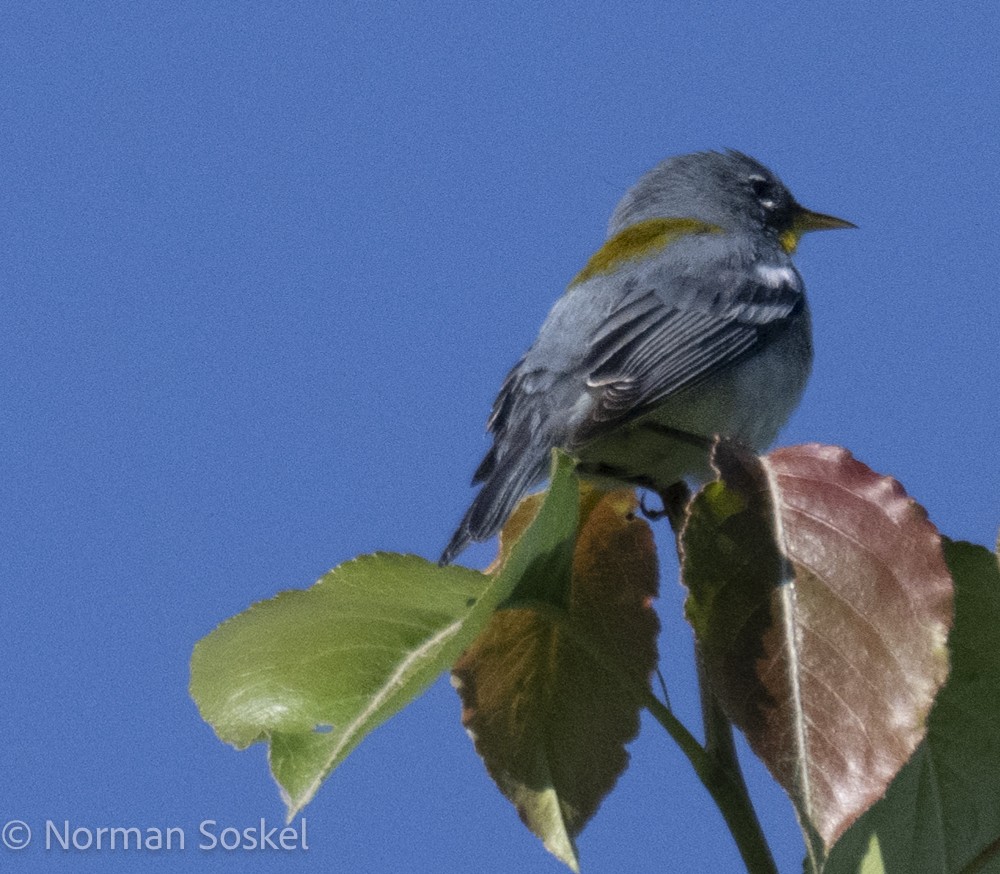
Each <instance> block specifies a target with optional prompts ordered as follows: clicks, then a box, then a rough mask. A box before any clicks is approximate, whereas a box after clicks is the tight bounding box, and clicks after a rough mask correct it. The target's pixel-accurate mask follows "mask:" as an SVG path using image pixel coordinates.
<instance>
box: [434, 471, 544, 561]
mask: <svg viewBox="0 0 1000 874" xmlns="http://www.w3.org/2000/svg"><path fill="white" fill-rule="evenodd" d="M545 470H546V456H545V453H544V451H542V452H530V453H523V454H522V453H514V454H510V455H508V456H507V457H506V458H503V459H501V460H499V461H498V462H497V463H495V464H493V465H492V468H491V469H490V470H489V473H488V475H487V476H486V479H485V482H484V483H483V487H482V488H481V489H480V490H479V494H478V495H476V497H475V498H474V499H473V501H472V505H471V506H470V507H469V509H468V510H467V511H466V513H465V516H464V517H463V518H462V521H461V522H460V523H459V526H458V528H457V529H456V531H455V533H454V534H453V535H452V537H451V540H450V541H449V542H448V545H447V546H446V547H445V550H444V552H442V553H441V558H440V559H439V560H438V564H440V565H446V564H451V563H452V561H454V560H455V558H456V556H457V555H458V554H459V553H460V552H461V551H462V550H463V549H465V547H466V546H468V545H469V543H471V542H472V541H474V540H486V539H487V538H490V537H492V536H493V535H494V534H496V533H497V532H498V531H499V530H500V528H501V527H502V526H503V523H504V522H506V521H507V517H508V516H510V514H511V513H512V512H513V510H514V507H515V506H516V504H517V502H518V501H519V500H521V498H523V497H524V495H525V492H527V491H528V489H530V488H531V487H532V486H533V485H534V484H535V483H536V482H538V481H539V480H540V479H542V478H543V477H544V476H545Z"/></svg>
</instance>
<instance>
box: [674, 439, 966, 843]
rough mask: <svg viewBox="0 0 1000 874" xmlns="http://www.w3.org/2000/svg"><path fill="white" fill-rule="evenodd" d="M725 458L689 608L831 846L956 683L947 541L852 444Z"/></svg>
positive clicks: (753, 738) (881, 787) (738, 703)
mask: <svg viewBox="0 0 1000 874" xmlns="http://www.w3.org/2000/svg"><path fill="white" fill-rule="evenodd" d="M716 463H717V466H718V469H719V470H720V472H721V479H722V482H716V483H713V484H710V485H709V486H707V487H706V488H705V489H704V490H702V492H701V493H699V495H698V496H697V498H696V499H695V501H694V503H693V505H692V508H691V512H690V516H689V519H688V522H687V526H686V528H685V533H684V542H685V556H684V578H685V582H686V584H687V585H688V588H689V592H690V597H689V599H688V605H687V609H688V614H689V617H690V619H691V621H692V624H693V625H694V626H695V631H696V633H697V634H698V638H699V642H700V644H701V647H702V650H703V653H704V657H705V660H706V667H707V669H708V671H709V674H710V677H711V682H712V685H713V689H714V690H715V691H716V693H717V694H718V695H719V697H720V700H721V701H722V704H723V707H724V708H725V710H726V712H727V713H728V714H729V716H730V718H731V719H732V720H733V722H734V723H735V724H736V725H737V726H739V727H740V728H741V729H742V730H743V731H744V732H745V733H746V735H747V739H748V740H749V742H750V745H751V746H752V747H753V749H754V750H755V752H756V753H757V754H758V755H759V756H760V757H761V758H762V759H763V760H764V762H765V763H766V764H767V766H768V768H769V769H770V770H771V773H772V774H773V775H774V776H775V778H776V779H777V780H778V782H779V783H780V784H781V785H782V786H783V787H784V788H785V790H786V791H787V792H788V793H789V794H790V795H791V797H792V799H793V801H794V802H795V804H796V807H797V809H798V810H799V814H800V816H801V817H802V818H803V819H804V820H805V821H806V822H807V823H808V824H809V825H810V826H811V828H812V829H814V830H815V832H816V833H818V835H819V836H820V837H821V838H822V842H823V845H824V846H823V848H822V849H823V850H826V849H828V848H829V847H830V846H831V845H832V844H833V843H834V842H835V841H836V839H837V838H838V837H839V836H840V835H841V834H842V833H843V831H844V830H845V829H846V828H847V827H848V826H849V825H850V824H851V823H852V822H853V821H854V820H855V819H857V817H858V816H859V815H860V814H861V813H862V812H863V811H864V810H866V809H867V808H868V807H869V806H870V805H871V804H873V803H874V802H875V801H876V800H877V799H878V798H880V797H881V796H882V795H883V794H884V792H885V790H886V787H887V786H888V784H889V782H890V781H891V780H892V778H893V776H894V775H895V774H896V772H897V771H898V770H899V769H900V768H901V767H902V766H903V764H904V763H905V762H906V760H907V759H908V758H909V757H910V755H911V754H912V752H913V751H914V749H915V748H916V747H917V745H918V743H919V742H920V740H921V739H922V738H923V736H924V734H925V730H926V726H925V722H926V716H927V713H928V711H929V710H930V707H931V704H932V702H933V700H934V696H935V694H936V693H937V690H938V689H939V688H940V686H941V685H942V683H943V682H944V680H945V677H946V675H947V672H948V656H947V649H946V641H947V634H948V628H949V626H950V623H951V611H952V584H951V577H950V575H949V573H948V570H947V567H946V565H945V563H944V558H943V555H942V551H941V543H940V538H939V536H938V533H937V531H936V529H935V528H934V526H933V525H931V523H930V522H929V521H928V520H927V517H926V513H925V512H924V510H923V509H922V508H921V507H920V506H919V505H918V504H917V503H916V502H915V501H913V500H912V499H910V498H909V497H908V496H907V495H906V493H905V492H904V491H903V489H902V487H901V486H900V485H899V483H898V482H896V481H895V480H893V479H890V478H888V477H883V476H880V475H878V474H876V473H874V472H873V471H872V470H870V469H869V468H867V467H866V466H865V465H863V464H861V462H859V461H857V460H855V459H854V458H853V457H851V455H850V454H849V453H847V452H846V451H845V450H843V449H838V448H834V447H826V446H819V445H809V446H798V447H792V448H788V449H781V450H778V451H776V452H774V453H772V454H770V455H769V456H766V457H764V458H762V459H757V458H755V457H753V456H751V455H749V454H747V453H744V452H741V451H740V450H738V449H736V448H735V447H733V446H732V445H731V444H720V446H719V447H717V451H716Z"/></svg>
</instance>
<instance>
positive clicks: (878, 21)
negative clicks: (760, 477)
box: [0, 0, 1000, 874]
mask: <svg viewBox="0 0 1000 874" xmlns="http://www.w3.org/2000/svg"><path fill="white" fill-rule="evenodd" d="M998 25H1000V12H998V11H997V7H996V6H995V5H994V4H988V3H980V4H961V5H958V4H955V5H951V6H945V5H942V4H939V3H923V2H914V3H909V4H906V5H905V6H903V5H899V6H898V7H891V6H887V5H886V4H874V5H873V4H870V3H852V2H849V3H841V4H837V5H836V8H835V9H834V8H833V7H832V6H830V5H828V4H803V3H791V2H781V3H775V4H771V5H769V6H767V7H754V6H753V5H751V4H745V3H737V2H720V3H716V4H712V5H711V6H707V5H705V4H672V3H663V2H659V3H635V4H624V5H622V4H607V3H581V4H568V3H550V4H537V3H526V2H518V3H510V4H507V5H505V6H502V7H501V6H487V5H485V4H470V3H458V2H440V0H439V2H435V3H433V4H431V3H426V4H424V3H402V4H396V3H388V2H386V3H371V4H364V3H336V2H325V3H301V4H272V3H268V4H265V3H227V2H219V3H204V2H184V0H179V2H173V3H169V4H134V3H111V2H94V3H88V4H74V3H65V2H35V3H32V4H22V5H20V7H19V8H16V9H15V8H12V9H8V10H7V11H6V13H5V23H4V27H3V32H2V34H0V49H2V53H0V65H2V67H0V82H2V87H0V247H2V253H3V254H2V267H0V277H2V294H0V326H2V327H0V330H2V333H3V342H2V343H0V393H2V398H3V401H2V414H0V478H2V484H0V519H2V525H0V584H2V586H3V592H4V598H5V603H6V608H5V613H4V615H5V620H6V621H5V631H4V633H3V635H2V636H0V658H2V660H3V663H4V664H5V665H6V669H5V671H4V672H3V674H2V680H0V682H2V687H0V689H2V700H3V702H4V704H3V708H2V710H3V716H2V719H3V725H4V730H5V736H6V738H7V743H6V744H4V746H3V750H2V752H0V763H2V764H0V767H2V769H3V774H4V779H3V781H2V783H3V789H2V790H0V818H3V819H5V820H6V819H10V818H15V817H16V818H19V819H22V820H24V821H26V822H27V823H29V825H31V826H32V827H33V829H35V831H36V834H37V832H38V830H39V828H40V827H41V826H42V825H43V824H44V822H45V821H46V820H47V819H50V820H54V821H57V822H59V823H62V822H63V821H64V820H69V821H70V822H71V824H72V825H73V826H74V827H75V826H77V825H79V826H87V827H90V828H96V827H98V826H101V825H137V826H140V827H144V828H145V827H163V828H166V827H167V826H180V827H182V828H184V829H185V830H186V831H187V832H188V834H189V836H190V839H191V840H192V841H193V840H194V838H195V837H196V833H197V827H198V824H199V823H200V822H201V821H203V820H208V819H212V820H216V821H217V822H218V823H220V827H221V826H222V825H232V826H236V827H239V828H244V827H247V826H252V825H254V824H256V823H257V822H258V821H259V819H260V818H261V817H265V818H266V819H267V820H268V821H269V822H272V823H274V824H277V823H280V822H281V820H282V816H283V806H282V804H281V802H280V799H279V796H278V793H277V790H276V787H275V786H274V784H273V782H272V781H271V778H270V776H269V775H268V773H267V770H266V762H265V758H264V755H263V748H261V747H256V748H254V749H253V750H252V751H250V752H246V753H237V752H235V751H233V750H232V749H230V748H228V747H226V746H224V745H222V744H221V743H220V742H218V740H217V739H216V738H215V736H214V735H213V733H212V731H211V729H210V728H209V727H208V726H207V725H205V724H204V723H202V722H201V721H200V719H199V717H198V714H197V711H196V709H195V707H194V705H193V704H192V703H191V701H190V699H189V698H188V695H187V680H188V658H189V655H190V651H191V647H192V646H193V644H194V643H195V641H196V640H198V639H199V638H200V637H202V636H203V635H205V634H206V633H208V632H209V631H211V629H212V628H213V627H214V626H215V624H216V623H218V622H219V621H221V620H222V619H224V618H226V617H228V616H230V615H232V614H234V613H236V612H238V611H240V610H242V609H244V608H245V607H246V606H248V605H249V604H250V603H251V602H252V601H254V600H258V599H260V598H264V597H268V596H270V595H272V594H274V593H275V592H277V591H278V590H280V589H284V588H290V587H305V586H307V585H309V584H310V583H312V582H313V580H315V579H316V578H317V577H318V576H319V575H320V574H322V573H323V572H324V571H326V570H327V569H328V568H330V567H332V566H334V565H336V564H338V563H340V562H341V561H343V560H345V559H348V558H350V557H352V556H354V555H357V554H359V553H363V552H368V551H372V550H375V549H387V550H394V551H401V552H415V553H418V554H421V555H424V556H427V557H436V556H437V555H438V553H439V552H440V550H441V548H442V546H443V545H444V543H445V542H446V540H447V538H448V536H449V535H450V533H451V531H452V529H453V527H454V525H455V523H456V522H457V520H458V518H459V517H460V515H461V513H462V511H463V510H464V508H465V506H466V503H467V501H468V500H469V499H470V497H471V494H472V493H471V491H470V490H469V489H468V488H467V482H468V479H469V476H470V474H471V472H472V470H473V469H474V467H475V465H476V463H477V462H478V460H479V457H480V455H481V453H482V452H483V451H484V450H485V448H486V445H487V444H486V440H485V437H484V436H483V423H484V421H485V418H486V414H487V412H488V410H489V406H490V403H491V402H492V399H493V396H494V394H495V392H496V390H497V388H498V387H499V385H500V381H501V379H502V377H503V375H504V374H505V373H506V371H507V369H508V367H509V366H510V365H511V364H512V363H513V362H514V361H515V360H516V359H517V357H518V356H519V355H520V354H521V352H522V351H523V350H524V349H525V348H526V346H527V345H528V344H529V343H530V342H531V340H532V339H533V337H534V334H535V332H536V330H537V327H538V325H539V324H540V323H541V320H542V318H543V317H544V315H545V313H546V312H547V311H548V308H549V307H550V306H551V304H552V302H553V301H554V300H555V298H556V297H557V296H558V295H559V294H560V293H561V290H562V289H563V288H564V287H565V285H566V283H567V282H568V281H569V279H571V278H572V277H573V276H574V275H575V273H576V272H577V271H578V270H579V269H580V267H581V266H582V265H583V263H584V262H585V261H586V258H587V257H588V255H589V253H590V252H591V251H592V250H593V249H594V248H596V247H597V246H598V245H599V244H600V242H601V240H602V237H603V232H604V228H605V225H606V222H607V219H608V216H609V215H610V212H611V209H612V208H613V206H614V204H615V203H616V201H617V199H618V198H619V197H620V195H621V194H622V193H623V192H624V190H625V189H626V188H627V187H628V186H629V185H630V184H631V183H632V182H634V181H635V179H636V178H637V177H638V176H639V175H640V174H641V173H642V172H643V171H645V170H646V169H648V168H649V167H650V166H652V165H653V164H654V163H656V162H657V161H659V160H661V159H662V158H664V157H666V156H667V155H670V154H676V153H679V152H684V151H691V150H696V149H704V148H722V147H734V148H739V149H741V150H743V151H746V152H748V153H750V154H752V155H754V156H756V157H758V158H759V159H760V160H761V161H763V162H764V163H765V164H767V165H769V166H770V167H772V168H773V169H774V170H775V171H776V172H777V173H778V174H779V175H780V176H781V177H782V178H783V179H784V181H785V182H786V183H787V184H788V185H789V187H790V188H791V189H792V191H793V192H794V193H795V194H796V196H797V197H798V198H799V200H800V201H801V202H802V203H804V204H805V205H806V206H809V207H811V208H813V209H817V210H820V211H823V212H830V213H833V214H836V215H840V216H843V217H844V218H847V219H850V220H852V221H854V222H856V223H857V224H858V225H859V226H860V230H858V231H852V232H841V233H837V234H823V235H817V236H815V237H808V238H806V239H805V241H804V242H803V244H802V246H801V247H800V250H799V254H798V255H797V263H798V265H799V267H800V269H801V271H802V273H803V275H804V276H805V279H806V284H807V287H808V289H809V293H810V300H811V305H812V310H813V316H814V322H815V342H816V362H815V369H814V373H813V377H812V381H811V383H810V386H809V389H808V390H807V393H806V396H805V398H804V400H803V403H802V405H801V407H800V409H799V410H798V412H797V413H796V414H795V416H794V417H793V419H792V420H791V422H790V423H789V425H788V427H787V428H786V430H785V432H784V433H783V435H782V437H781V438H780V442H782V443H786V444H790V443H798V442H805V441H812V440H816V441H821V442H825V443H835V444H840V445H844V446H846V447H848V448H849V449H851V450H852V451H853V452H854V453H855V455H857V457H859V458H860V459H861V460H863V461H865V462H866V463H868V464H870V465H871V466H872V467H874V468H875V469H876V470H878V471H881V472H884V473H889V474H892V475H894V476H896V477H897V478H898V479H900V480H901V481H902V483H903V484H904V485H905V487H906V488H907V490H908V491H909V492H910V494H911V495H913V496H914V497H915V498H916V499H918V500H919V501H920V502H922V503H923V504H924V505H925V506H926V507H927V509H928V511H929V512H930V515H931V518H932V519H933V520H934V521H935V522H936V523H937V524H938V525H939V527H940V528H941V529H942V531H943V532H944V533H946V534H948V535H950V536H953V537H956V538H968V539H973V540H976V541H978V542H981V543H990V544H992V543H993V541H994V538H995V537H996V529H997V523H998V521H1000V474H998V467H997V464H996V452H997V445H998V437H1000V418H998V406H1000V405H998V400H1000V390H998V385H1000V365H998V355H997V333H998V325H1000V295H998V289H997V280H996V277H997V276H998V275H1000V264H998V260H1000V254H998V253H1000V246H998V242H1000V235H998V222H997V216H998V213H1000V194H998V192H1000V172H998V167H1000V160H998V159H1000V154H998V152H1000V147H998V145H997V143H998V136H997V129H998V121H1000V112H998V104H997V101H996V95H997V94H998V93H1000V76H998V72H997V70H998V68H997V65H996V59H995V53H996V41H997V34H998V32H1000V28H998ZM663 542H664V543H669V538H667V537H664V538H663ZM490 554H491V550H490V549H488V548H486V547H478V548H476V549H474V550H470V551H469V552H468V553H467V554H466V555H465V556H464V558H465V560H466V561H467V562H469V563H471V564H474V565H481V564H482V563H484V562H485V561H486V560H487V559H488V558H489V557H490ZM662 589H663V596H662V598H661V601H660V609H661V615H662V617H663V624H664V632H663V638H662V640H661V649H662V652H663V670H664V672H665V674H666V676H667V680H668V683H669V684H670V688H671V699H672V701H673V703H674V704H675V706H676V709H677V710H678V712H679V714H680V715H681V717H682V718H683V719H684V720H685V721H686V722H688V724H690V725H692V726H695V725H696V724H697V723H696V714H697V704H696V701H695V696H694V694H693V687H692V683H693V669H692V666H691V657H690V648H691V647H690V634H689V632H688V630H687V627H686V625H685V624H684V622H683V620H682V619H681V617H680V610H681V601H682V594H681V591H680V588H679V586H678V584H677V580H676V571H675V568H674V566H673V565H672V564H671V563H670V559H669V555H668V554H667V553H665V554H664V578H663V581H662ZM458 716H459V704H458V700H457V697H456V696H455V694H454V692H453V691H452V690H451V689H450V688H449V687H448V685H447V683H446V682H444V681H442V682H440V683H438V684H437V685H436V686H435V687H434V688H433V689H432V690H431V692H430V693H429V694H428V695H427V696H425V697H424V698H423V699H421V700H420V701H419V702H417V703H416V704H415V705H414V706H413V707H411V708H410V709H409V710H408V711H406V712H405V713H404V714H402V715H401V716H399V717H398V718H397V719H395V720H394V721H393V722H391V723H390V724H388V725H386V726H384V727H383V728H381V729H379V730H378V731H377V732H376V733H375V734H374V735H373V736H372V737H370V738H369V739H368V740H366V741H365V742H364V743H363V744H362V746H361V747H360V748H359V749H358V750H357V751H356V752H355V753H354V754H353V755H352V757H351V758H350V759H349V760H348V761H347V762H346V763H345V765H344V766H343V767H342V768H341V769H340V770H339V771H338V772H337V773H336V774H335V775H334V776H333V777H332V778H331V779H330V780H329V781H328V783H327V784H326V785H325V786H324V787H323V788H322V790H321V791H320V793H319V795H318V797H317V798H316V800H315V801H314V802H313V804H312V805H311V806H310V807H309V808H307V810H306V817H307V820H308V830H309V845H310V849H309V850H308V851H307V852H302V851H299V852H289V853H283V852H273V851H272V852H265V853H256V854H253V853H232V854H225V853H223V852H221V851H215V852H198V851H196V850H191V849H190V848H189V849H188V850H186V851H185V852H184V853H183V854H180V855H179V856H174V857H173V858H172V859H168V860H164V859H163V858H161V857H162V856H164V855H165V854H163V853H161V854H159V855H157V854H155V853H146V854H144V855H136V854H134V853H108V852H103V853H97V852H93V851H91V852H89V853H82V852H69V853H63V852H56V851H50V852H45V851H44V850H43V849H42V848H41V847H40V846H39V845H38V844H37V842H36V844H35V845H34V846H32V847H30V848H29V849H27V850H25V851H23V852H22V853H20V854H19V855H16V856H14V855H13V854H11V853H10V852H8V851H5V850H3V849H2V848H0V855H5V856H6V855H9V856H11V858H10V862H9V867H10V870H12V871H15V870H16V871H31V870H41V869H42V868H43V867H44V868H45V870H67V871H89V870H101V871H107V870H122V871H143V870H153V869H154V868H155V869H156V870H163V866H164V865H167V866H168V867H170V869H171V870H173V869H174V868H175V867H178V868H179V867H181V866H183V867H184V868H185V869H186V870H192V871H195V870H206V871H207V870H213V871H215V870H232V871H237V870H239V871H244V870H247V871H272V870H275V871H276V870H281V871H296V870H310V871H314V870H324V871H358V872H389V871H392V872H398V871H406V872H424V871H427V872H430V871H435V872H436V871H441V870H459V871H465V870H478V871H483V872H490V871H497V872H500V871H523V872H556V871H559V870H563V869H562V868H561V866H560V865H559V863H557V862H556V861H555V860H553V859H551V858H550V857H548V855H547V854H546V853H545V852H544V850H543V849H542V847H541V845H540V843H539V842H538V841H537V840H536V839H535V838H534V837H533V836H531V835H530V834H528V833H527V832H526V831H524V830H523V829H522V828H521V826H520V824H519V822H518V820H517V817H516V815H515V813H514V812H513V809H512V808H511V807H510V806H509V805H508V803H507V802H506V801H505V800H504V799H503V798H502V797H501V796H500V795H499V793H498V792H497V790H496V789H495V788H494V787H493V785H492V784H491V783H490V781H489V780H488V778H487V777H486V774H485V772H484V770H483V769H482V767H481V765H480V763H479V761H478V759H477V758H476V755H475V753H474V751H473V749H472V746H471V744H470V743H469V741H468V739H467V738H466V736H465V734H464V732H463V731H462V729H461V727H460V725H459V722H458ZM631 752H632V766H631V768H630V770H629V771H628V772H627V773H626V775H625V776H624V777H623V779H622V780H621V781H620V783H619V786H618V788H617V790H616V791H615V792H614V793H613V794H612V795H611V796H610V797H609V799H608V800H607V801H606V802H605V804H604V807H603V809H602V810H601V812H600V813H599V814H598V817H597V818H596V820H595V821H594V822H593V823H592V824H591V825H590V826H589V827H588V829H587V830H586V831H585V832H584V834H583V836H582V838H581V840H580V850H581V854H582V861H583V865H584V870H585V871H587V872H591V874H597V872H606V871H607V872H612V871H618V870H624V869H627V870H631V871H636V872H643V871H663V870H671V871H676V872H686V871H702V870H719V871H727V870H738V857H737V855H736V851H735V848H734V846H733V845H732V842H731V840H730V838H729V837H728V834H727V833H726V832H725V830H724V826H723V823H722V820H721V817H720V816H719V815H718V814H717V812H716V811H715V809H714V807H713V806H712V805H711V802H710V801H709V799H708V797H707V795H706V793H705V792H704V791H703V790H702V789H701V787H700V785H699V784H698V783H697V782H696V781H695V779H694V778H693V775H692V774H691V773H690V770H689V768H688V766H687V764H686V762H685V761H684V760H683V759H682V758H681V756H680V755H679V754H678V753H677V752H676V751H675V750H674V749H673V748H672V746H671V744H670V742H669V741H668V740H667V738H666V737H665V736H664V735H663V733H662V731H660V730H659V729H658V727H657V726H656V725H655V723H652V722H651V721H646V722H644V725H643V732H642V734H641V736H640V738H639V740H637V741H636V742H635V743H634V744H633V745H632V747H631ZM748 773H749V778H750V781H751V785H752V790H753V792H754V794H755V797H756V798H757V799H758V801H759V804H760V807H761V810H762V818H763V820H764V825H765V829H766V830H767V831H768V833H769V835H770V836H771V838H772V841H773V845H774V849H775V852H776V855H777V857H778V860H779V865H780V866H781V867H782V870H783V871H786V870H787V871H794V870H796V869H797V866H798V865H799V862H800V859H801V841H800V839H799V837H798V830H797V827H796V826H795V824H794V820H793V817H792V813H791V810H790V807H789V805H788V804H787V802H786V801H785V800H784V799H783V797H782V795H781V793H780V791H779V790H777V789H776V788H775V787H774V786H773V785H772V784H771V783H770V781H769V778H768V777H767V776H766V774H764V773H763V771H762V769H761V767H760V766H758V765H756V764H755V763H754V762H752V761H750V762H748ZM7 864H8V863H5V865H7Z"/></svg>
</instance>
